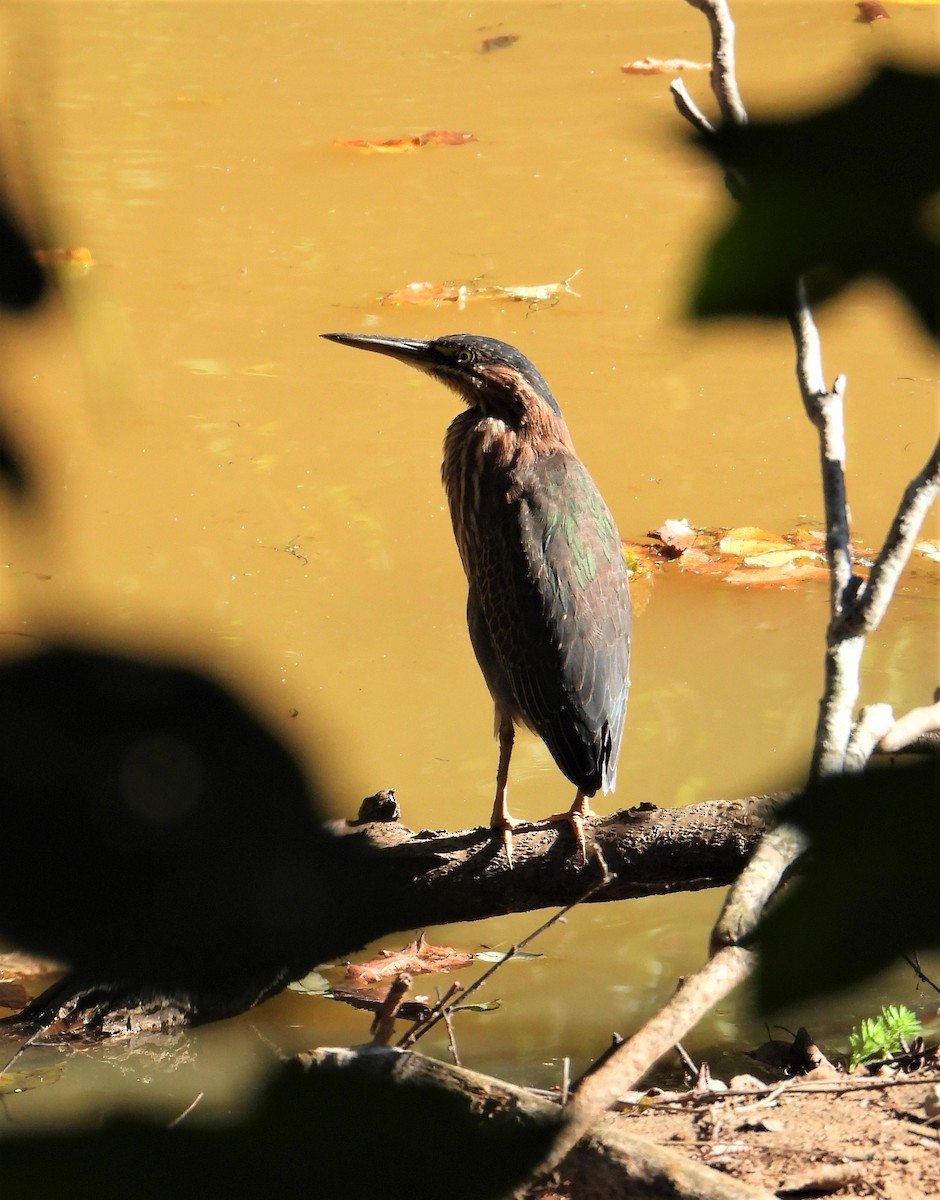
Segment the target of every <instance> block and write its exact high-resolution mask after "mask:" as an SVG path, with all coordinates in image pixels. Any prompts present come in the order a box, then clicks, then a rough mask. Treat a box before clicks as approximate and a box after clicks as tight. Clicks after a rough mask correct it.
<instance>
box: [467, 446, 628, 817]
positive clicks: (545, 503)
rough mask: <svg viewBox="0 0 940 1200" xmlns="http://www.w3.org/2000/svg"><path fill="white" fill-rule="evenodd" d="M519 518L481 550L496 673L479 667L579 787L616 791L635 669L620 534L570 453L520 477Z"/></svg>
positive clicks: (480, 591)
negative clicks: (507, 696)
mask: <svg viewBox="0 0 940 1200" xmlns="http://www.w3.org/2000/svg"><path fill="white" fill-rule="evenodd" d="M510 510H511V521H510V524H509V525H508V526H507V525H506V524H505V523H504V522H505V519H506V518H505V510H503V521H502V522H494V523H493V525H492V527H491V528H492V534H491V535H490V536H488V537H486V538H485V539H484V541H485V544H484V545H483V546H482V547H481V564H480V565H481V568H482V570H481V580H480V586H479V587H478V588H477V589H476V592H477V595H476V601H475V602H476V603H477V604H478V605H479V608H480V609H481V611H482V613H483V616H484V618H485V623H486V629H487V632H488V634H489V647H488V650H489V652H490V653H491V655H492V663H491V665H490V669H489V670H490V673H489V674H488V672H487V667H486V665H485V664H484V662H483V661H482V659H481V661H480V665H481V667H482V668H483V671H484V675H486V677H487V682H488V683H489V684H490V690H491V691H493V692H494V696H497V693H496V691H495V690H494V686H493V683H494V681H493V679H492V678H491V675H496V676H497V679H496V682H497V683H498V684H501V685H502V686H503V687H504V689H505V690H506V691H507V692H508V693H509V694H510V695H511V696H512V699H513V701H514V705H515V710H516V711H515V712H514V714H513V715H515V716H518V717H521V719H522V720H524V721H525V723H526V724H528V725H529V726H530V727H531V728H533V729H534V730H535V731H536V732H537V733H538V734H539V736H540V737H541V738H542V739H543V740H544V741H545V743H546V744H547V745H548V747H549V749H550V750H551V752H552V755H553V757H554V758H555V761H556V762H557V763H558V765H559V767H560V768H561V769H562V771H563V772H564V773H565V774H566V775H567V776H568V778H569V779H571V781H572V782H573V783H574V784H575V785H576V786H577V787H579V788H581V789H583V790H584V791H585V792H587V793H588V794H592V793H593V792H594V791H597V790H598V789H599V788H601V787H603V788H604V790H605V791H607V790H609V789H611V788H612V787H613V786H614V783H615V781H616V767H617V756H618V754H619V751H620V740H621V736H622V733H623V724H624V719H625V715H626V700H627V687H628V676H629V662H630V621H631V613H630V593H629V576H628V572H627V569H626V565H625V563H624V559H623V550H622V546H621V542H620V535H619V534H618V532H617V527H616V525H615V524H614V520H613V517H612V516H611V514H610V511H609V509H608V508H607V505H606V504H605V503H604V500H603V498H602V497H601V495H600V493H599V492H598V490H597V488H596V486H595V484H594V482H593V480H592V479H591V477H590V476H589V475H588V473H587V471H586V470H585V468H584V466H583V465H582V464H581V462H580V461H579V460H578V459H576V458H574V457H573V456H570V455H568V454H563V453H555V454H551V455H547V456H545V457H543V458H540V459H537V460H536V461H535V462H534V463H532V464H530V465H529V466H528V467H526V468H525V470H524V471H519V472H518V473H517V476H516V487H515V489H514V491H513V493H512V495H511V497H510ZM478 657H479V650H478ZM497 701H498V696H497Z"/></svg>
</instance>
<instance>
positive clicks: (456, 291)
mask: <svg viewBox="0 0 940 1200" xmlns="http://www.w3.org/2000/svg"><path fill="white" fill-rule="evenodd" d="M466 298H467V289H466V287H465V286H463V285H462V284H456V283H429V282H425V283H406V284H405V286H404V287H403V288H397V289H396V290H395V291H394V292H388V293H387V294H386V295H384V296H383V297H382V298H381V299H380V300H379V304H386V305H388V304H454V303H456V302H457V301H463V300H466Z"/></svg>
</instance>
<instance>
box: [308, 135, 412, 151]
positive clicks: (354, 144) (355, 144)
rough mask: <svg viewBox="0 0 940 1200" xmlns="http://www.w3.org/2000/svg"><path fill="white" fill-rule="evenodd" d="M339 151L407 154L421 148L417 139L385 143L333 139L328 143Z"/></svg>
mask: <svg viewBox="0 0 940 1200" xmlns="http://www.w3.org/2000/svg"><path fill="white" fill-rule="evenodd" d="M330 144H331V145H333V146H338V147H339V148H340V149H341V150H359V151H361V153H363V154H407V153H410V151H412V150H418V149H419V148H420V146H421V139H420V138H419V137H400V138H389V140H388V141H387V142H376V141H369V140H368V139H365V138H347V139H345V140H344V139H342V138H333V141H332V142H331V143H330Z"/></svg>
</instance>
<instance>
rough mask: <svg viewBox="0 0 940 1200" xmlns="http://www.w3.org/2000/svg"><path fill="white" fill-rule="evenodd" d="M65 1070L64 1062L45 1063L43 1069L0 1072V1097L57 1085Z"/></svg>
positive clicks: (33, 1068) (32, 1068)
mask: <svg viewBox="0 0 940 1200" xmlns="http://www.w3.org/2000/svg"><path fill="white" fill-rule="evenodd" d="M64 1070H65V1063H64V1062H54V1063H47V1064H46V1066H44V1067H31V1068H28V1069H26V1070H23V1071H2V1072H0V1096H9V1095H11V1094H13V1093H15V1092H29V1091H32V1089H33V1088H38V1087H45V1086H46V1085H47V1084H50V1083H58V1081H59V1079H61V1077H62V1072H63V1071H64Z"/></svg>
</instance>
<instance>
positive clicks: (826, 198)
mask: <svg viewBox="0 0 940 1200" xmlns="http://www.w3.org/2000/svg"><path fill="white" fill-rule="evenodd" d="M938 113H940V76H938V75H937V74H932V73H915V72H911V71H905V70H900V69H897V68H893V67H886V68H883V69H882V70H880V71H879V72H878V73H877V74H876V75H875V76H874V77H873V78H872V79H871V80H870V81H869V82H868V83H867V84H866V85H865V86H864V87H863V88H862V90H861V91H859V92H858V93H857V94H856V95H855V96H853V97H852V98H851V99H849V100H845V101H843V102H841V103H837V104H835V105H834V106H833V107H831V108H827V109H824V110H822V111H820V112H816V113H813V114H812V115H810V116H807V117H799V118H796V119H795V120H792V121H763V122H761V121H756V122H754V123H752V124H750V125H745V126H734V125H726V126H723V127H722V128H720V129H718V130H717V131H716V132H715V133H714V134H713V135H708V136H703V137H700V138H699V139H698V143H699V145H700V146H702V147H703V148H704V149H705V150H707V151H708V152H709V153H710V154H712V155H714V156H715V158H717V159H718V161H719V162H720V163H721V164H722V166H723V167H724V168H725V169H726V170H731V171H732V172H734V173H735V175H736V176H738V177H740V179H741V180H742V181H743V183H742V186H741V189H740V190H741V192H742V203H741V204H740V205H739V206H738V207H737V208H736V210H735V213H734V215H733V216H732V219H731V221H730V223H729V224H728V225H727V226H726V227H725V229H724V230H722V231H721V232H720V233H719V234H718V236H717V237H716V239H715V241H714V243H713V244H712V246H711V247H710V248H709V250H708V251H707V254H706V257H705V261H704V263H703V264H702V267H701V269H700V272H699V276H698V279H697V280H696V282H695V285H694V294H693V299H692V311H693V313H694V314H695V315H696V316H700V317H713V316H724V315H729V314H737V313H744V314H755V315H758V316H770V317H786V316H788V315H789V314H790V312H791V311H792V309H793V306H794V287H795V282H796V280H797V278H798V277H799V276H800V275H805V276H806V277H807V286H808V291H809V299H810V300H811V301H814V300H816V301H818V300H823V299H826V298H827V297H829V296H832V295H835V294H836V293H837V292H838V291H840V290H841V289H842V288H843V287H845V286H847V285H848V284H850V283H852V282H853V281H854V280H855V279H857V278H859V277H862V276H865V275H872V274H875V275H881V276H883V277H884V278H885V279H887V280H889V281H890V282H891V283H893V284H894V285H895V287H897V288H898V289H899V290H900V291H901V292H902V293H903V294H904V295H905V296H906V297H907V299H908V300H909V301H910V303H911V304H912V305H913V307H914V309H915V311H916V313H917V315H918V316H919V318H920V320H921V321H922V322H923V324H924V325H925V326H926V328H927V329H928V330H929V331H930V332H931V333H932V334H933V335H934V336H940V321H938V299H940V297H938V289H937V280H938V278H940V203H938V196H937V192H938V189H940V127H938V119H937V118H938Z"/></svg>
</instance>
